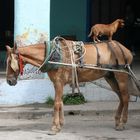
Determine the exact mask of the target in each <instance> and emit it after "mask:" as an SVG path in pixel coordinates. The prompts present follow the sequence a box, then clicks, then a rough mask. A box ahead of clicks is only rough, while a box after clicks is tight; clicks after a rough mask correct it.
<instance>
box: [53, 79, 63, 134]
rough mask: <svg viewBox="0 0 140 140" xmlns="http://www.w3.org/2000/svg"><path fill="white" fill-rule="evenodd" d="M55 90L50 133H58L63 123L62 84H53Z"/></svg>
mask: <svg viewBox="0 0 140 140" xmlns="http://www.w3.org/2000/svg"><path fill="white" fill-rule="evenodd" d="M54 88H55V102H54V118H53V126H52V131H54V132H59V131H60V130H61V125H62V124H63V122H64V113H63V102H62V95H63V84H62V83H61V82H60V80H59V81H58V82H55V83H54Z"/></svg>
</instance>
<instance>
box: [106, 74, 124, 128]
mask: <svg viewBox="0 0 140 140" xmlns="http://www.w3.org/2000/svg"><path fill="white" fill-rule="evenodd" d="M105 80H106V81H107V82H108V83H109V85H110V86H111V88H112V89H113V91H114V92H115V93H116V94H117V95H118V97H119V101H120V102H119V106H118V108H117V111H116V114H115V127H116V128H117V127H118V126H119V124H120V120H121V113H122V110H123V102H122V97H121V94H120V91H119V85H118V82H117V80H116V78H115V76H114V73H113V72H110V73H109V74H108V75H106V76H105Z"/></svg>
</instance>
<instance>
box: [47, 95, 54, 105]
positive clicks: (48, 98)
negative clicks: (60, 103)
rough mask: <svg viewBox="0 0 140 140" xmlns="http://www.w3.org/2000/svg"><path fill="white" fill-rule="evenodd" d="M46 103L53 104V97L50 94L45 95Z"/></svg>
mask: <svg viewBox="0 0 140 140" xmlns="http://www.w3.org/2000/svg"><path fill="white" fill-rule="evenodd" d="M46 104H47V105H48V106H53V105H54V99H53V98H52V97H51V96H49V97H47V100H46Z"/></svg>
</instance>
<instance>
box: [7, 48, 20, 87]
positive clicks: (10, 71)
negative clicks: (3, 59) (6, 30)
mask: <svg viewBox="0 0 140 140" xmlns="http://www.w3.org/2000/svg"><path fill="white" fill-rule="evenodd" d="M6 48H7V65H6V80H7V83H8V84H9V85H10V86H14V85H16V84H17V78H18V75H19V73H20V69H19V57H18V53H17V46H16V45H15V46H14V47H13V48H11V47H10V46H6Z"/></svg>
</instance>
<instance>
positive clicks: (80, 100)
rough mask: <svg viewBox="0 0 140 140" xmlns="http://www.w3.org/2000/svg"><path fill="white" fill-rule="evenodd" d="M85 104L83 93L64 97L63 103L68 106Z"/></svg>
mask: <svg viewBox="0 0 140 140" xmlns="http://www.w3.org/2000/svg"><path fill="white" fill-rule="evenodd" d="M85 102H86V100H85V98H84V96H83V94H81V93H74V94H66V95H64V96H63V103H64V104H66V105H78V104H84V103H85Z"/></svg>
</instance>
